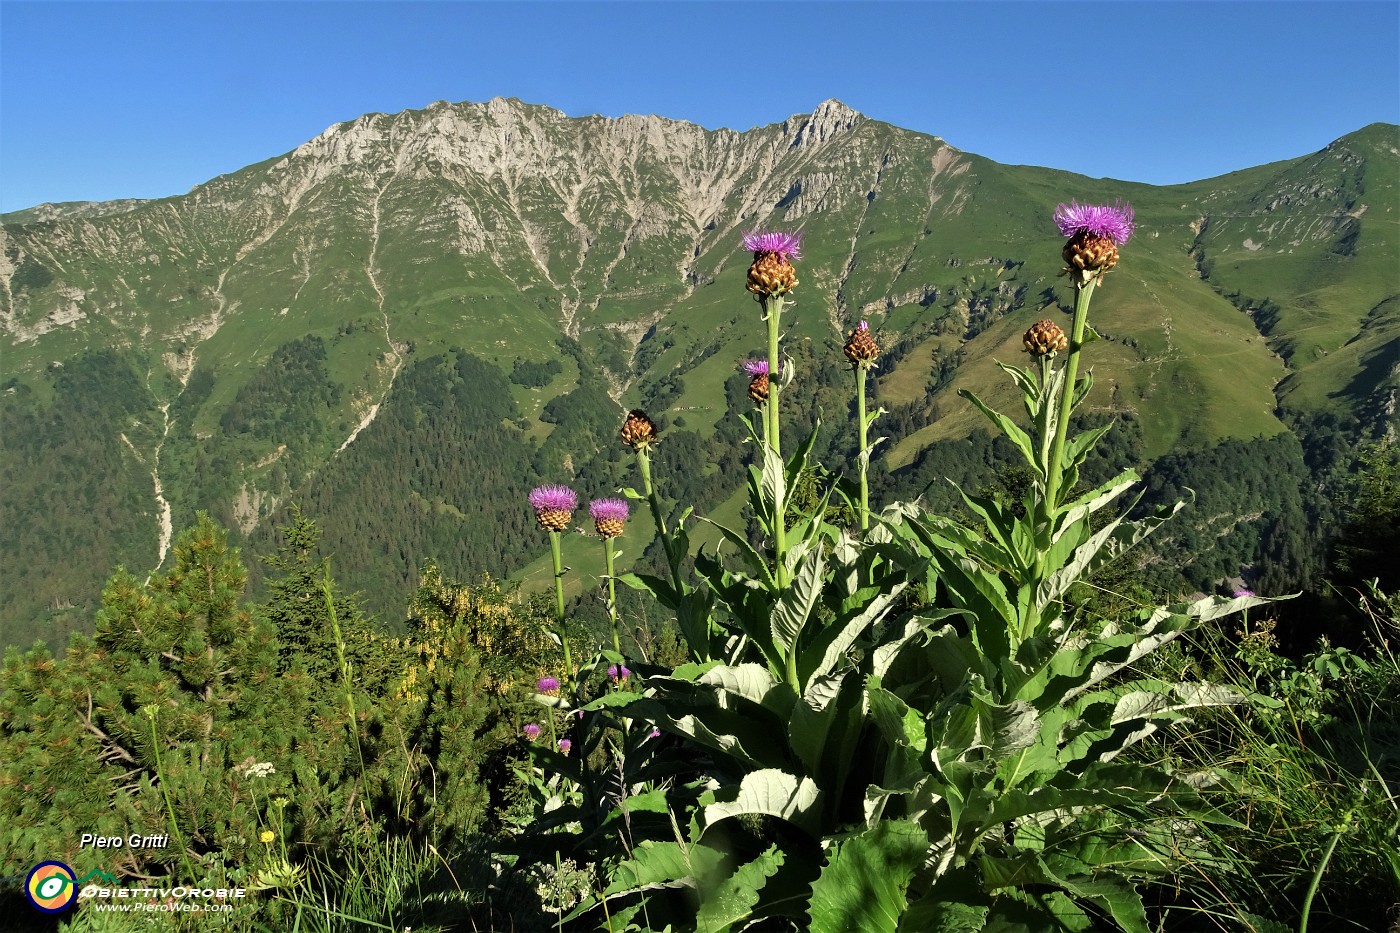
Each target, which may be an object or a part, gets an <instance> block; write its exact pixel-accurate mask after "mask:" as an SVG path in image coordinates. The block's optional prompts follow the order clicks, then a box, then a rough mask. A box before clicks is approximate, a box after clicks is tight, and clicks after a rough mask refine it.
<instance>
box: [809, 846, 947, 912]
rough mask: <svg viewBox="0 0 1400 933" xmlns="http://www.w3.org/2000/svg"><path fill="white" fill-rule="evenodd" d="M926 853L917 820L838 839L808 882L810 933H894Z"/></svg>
mask: <svg viewBox="0 0 1400 933" xmlns="http://www.w3.org/2000/svg"><path fill="white" fill-rule="evenodd" d="M927 851H928V836H926V835H925V834H924V831H923V830H922V829H920V828H919V826H918V825H917V824H915V823H910V822H907V821H904V820H885V821H882V822H880V823H878V824H876V825H875V826H874V827H873V828H871V829H868V830H866V831H865V832H863V833H861V834H859V835H857V836H852V837H851V838H849V839H847V840H845V841H844V842H842V843H840V844H839V845H838V846H837V847H836V848H835V849H834V850H833V851H832V854H831V858H830V860H829V861H828V862H827V864H826V866H825V867H824V868H823V869H822V873H821V876H820V877H819V878H817V880H816V881H814V882H813V883H812V901H811V904H810V906H809V907H808V914H809V916H810V917H811V919H812V923H811V926H810V927H809V929H810V930H811V933H850V931H853V930H859V931H861V933H895V931H896V930H897V929H898V927H899V920H900V917H901V916H903V914H904V910H905V908H906V907H907V906H908V899H907V896H906V891H907V889H908V887H909V882H910V880H912V879H913V877H914V873H915V871H917V870H918V869H919V867H920V866H921V865H922V864H923V861H924V856H925V854H926V853H927Z"/></svg>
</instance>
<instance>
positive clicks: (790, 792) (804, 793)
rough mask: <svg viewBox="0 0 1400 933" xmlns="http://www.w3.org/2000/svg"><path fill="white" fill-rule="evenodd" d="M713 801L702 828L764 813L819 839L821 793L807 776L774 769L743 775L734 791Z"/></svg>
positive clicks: (727, 790) (722, 792)
mask: <svg viewBox="0 0 1400 933" xmlns="http://www.w3.org/2000/svg"><path fill="white" fill-rule="evenodd" d="M714 798H715V802H714V803H712V804H710V805H709V806H706V807H705V811H704V812H705V825H706V827H709V826H713V825H714V824H715V823H718V822H719V821H720V820H723V819H728V818H729V817H732V816H740V815H742V814H745V813H764V814H767V815H768V816H775V817H777V818H779V819H783V820H787V821H788V822H789V823H792V824H793V825H794V826H797V827H798V828H800V829H802V830H804V831H805V832H806V833H807V834H808V835H810V836H812V838H814V839H815V838H819V837H820V835H821V828H820V825H819V821H818V815H819V814H820V812H821V801H822V792H821V789H820V788H818V787H817V784H816V782H815V781H813V780H812V779H811V778H809V777H801V778H799V777H797V776H796V775H793V774H790V773H788V772H786V771H780V770H778V769H776V768H763V769H760V770H758V771H752V772H750V773H749V774H746V775H744V779H743V781H741V782H740V784H739V786H738V787H737V788H733V787H731V788H725V789H722V790H718V791H715V792H714Z"/></svg>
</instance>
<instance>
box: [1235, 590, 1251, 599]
mask: <svg viewBox="0 0 1400 933" xmlns="http://www.w3.org/2000/svg"><path fill="white" fill-rule="evenodd" d="M1230 595H1231V596H1233V597H1235V599H1239V598H1240V597H1242V596H1253V595H1254V591H1253V590H1235V592H1233V593H1231V594H1230Z"/></svg>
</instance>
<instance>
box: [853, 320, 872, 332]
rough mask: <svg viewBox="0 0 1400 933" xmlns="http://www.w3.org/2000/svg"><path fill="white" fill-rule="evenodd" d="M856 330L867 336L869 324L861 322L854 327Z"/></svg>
mask: <svg viewBox="0 0 1400 933" xmlns="http://www.w3.org/2000/svg"><path fill="white" fill-rule="evenodd" d="M856 330H858V331H860V332H861V333H863V334H868V333H870V324H869V323H868V322H866V321H861V322H860V324H859V325H858V326H857V327H856Z"/></svg>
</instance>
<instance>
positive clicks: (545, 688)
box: [535, 677, 559, 696]
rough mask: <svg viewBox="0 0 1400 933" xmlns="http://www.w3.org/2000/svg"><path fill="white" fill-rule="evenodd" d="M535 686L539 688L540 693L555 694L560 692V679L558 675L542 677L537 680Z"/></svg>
mask: <svg viewBox="0 0 1400 933" xmlns="http://www.w3.org/2000/svg"><path fill="white" fill-rule="evenodd" d="M535 686H536V687H538V688H539V691H540V693H545V694H548V695H550V696H554V695H555V694H556V693H558V692H559V679H558V678H557V677H541V678H540V679H539V680H537V681H535Z"/></svg>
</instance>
